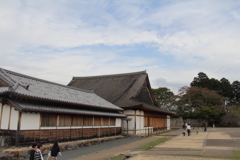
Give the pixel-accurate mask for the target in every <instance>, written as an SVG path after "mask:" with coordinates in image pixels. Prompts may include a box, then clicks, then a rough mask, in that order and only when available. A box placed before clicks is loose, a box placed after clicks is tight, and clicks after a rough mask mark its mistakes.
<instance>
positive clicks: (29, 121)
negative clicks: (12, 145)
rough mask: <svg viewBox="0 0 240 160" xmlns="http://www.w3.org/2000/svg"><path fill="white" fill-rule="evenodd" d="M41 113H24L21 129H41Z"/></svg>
mask: <svg viewBox="0 0 240 160" xmlns="http://www.w3.org/2000/svg"><path fill="white" fill-rule="evenodd" d="M39 124H40V113H24V112H23V113H22V119H21V127H20V128H21V130H32V129H39Z"/></svg>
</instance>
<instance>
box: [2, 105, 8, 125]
mask: <svg viewBox="0 0 240 160" xmlns="http://www.w3.org/2000/svg"><path fill="white" fill-rule="evenodd" d="M9 112H10V106H9V105H7V104H5V105H4V106H3V113H2V123H1V129H8V122H9Z"/></svg>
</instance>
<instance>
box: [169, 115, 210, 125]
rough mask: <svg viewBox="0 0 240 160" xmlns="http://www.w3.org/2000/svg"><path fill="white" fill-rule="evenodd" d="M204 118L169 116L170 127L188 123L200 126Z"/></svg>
mask: <svg viewBox="0 0 240 160" xmlns="http://www.w3.org/2000/svg"><path fill="white" fill-rule="evenodd" d="M204 122H205V121H204V120H199V119H185V120H183V118H182V117H178V118H171V128H182V126H183V124H186V123H188V124H190V125H191V126H192V127H202V125H203V123H204Z"/></svg>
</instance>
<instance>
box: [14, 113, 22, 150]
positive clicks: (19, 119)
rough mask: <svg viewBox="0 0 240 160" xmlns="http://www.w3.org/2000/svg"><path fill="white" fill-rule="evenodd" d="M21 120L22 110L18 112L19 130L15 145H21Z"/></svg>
mask: <svg viewBox="0 0 240 160" xmlns="http://www.w3.org/2000/svg"><path fill="white" fill-rule="evenodd" d="M21 120H22V112H18V124H17V132H16V142H15V145H16V146H17V147H18V146H19V134H20V128H21Z"/></svg>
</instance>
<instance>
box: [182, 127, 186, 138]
mask: <svg viewBox="0 0 240 160" xmlns="http://www.w3.org/2000/svg"><path fill="white" fill-rule="evenodd" d="M182 134H183V136H185V134H186V126H185V125H183V126H182Z"/></svg>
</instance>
